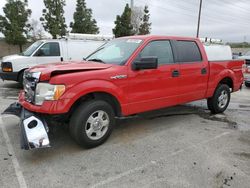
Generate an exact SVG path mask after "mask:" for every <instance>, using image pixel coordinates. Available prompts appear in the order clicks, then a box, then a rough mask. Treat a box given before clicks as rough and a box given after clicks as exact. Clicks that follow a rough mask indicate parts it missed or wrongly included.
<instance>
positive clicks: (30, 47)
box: [21, 41, 43, 56]
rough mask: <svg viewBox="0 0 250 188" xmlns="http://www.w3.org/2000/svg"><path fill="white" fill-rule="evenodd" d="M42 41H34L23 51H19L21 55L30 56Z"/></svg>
mask: <svg viewBox="0 0 250 188" xmlns="http://www.w3.org/2000/svg"><path fill="white" fill-rule="evenodd" d="M42 43H43V42H42V41H36V42H35V43H33V44H32V45H30V46H29V47H28V48H27V49H26V50H25V51H24V52H22V53H21V55H23V56H31V55H32V54H33V52H34V51H35V50H36V49H37V48H38V47H39V46H40V45H41V44H42Z"/></svg>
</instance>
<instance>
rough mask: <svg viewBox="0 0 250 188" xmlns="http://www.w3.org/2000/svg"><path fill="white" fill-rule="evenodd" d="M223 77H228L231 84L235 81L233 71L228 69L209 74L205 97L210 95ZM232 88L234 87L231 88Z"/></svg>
mask: <svg viewBox="0 0 250 188" xmlns="http://www.w3.org/2000/svg"><path fill="white" fill-rule="evenodd" d="M224 78H230V79H232V81H233V86H234V83H235V75H234V72H233V71H232V70H230V69H225V70H223V71H220V72H219V74H213V75H210V78H209V80H210V81H209V82H208V90H207V95H206V96H207V97H212V96H213V94H214V92H215V89H216V88H217V86H218V84H219V83H220V82H221V80H223V79H224ZM232 89H234V88H232Z"/></svg>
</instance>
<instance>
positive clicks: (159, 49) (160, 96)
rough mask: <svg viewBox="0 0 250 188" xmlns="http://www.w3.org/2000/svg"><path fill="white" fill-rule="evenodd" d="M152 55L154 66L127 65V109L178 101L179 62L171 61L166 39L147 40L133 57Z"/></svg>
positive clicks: (153, 106)
mask: <svg viewBox="0 0 250 188" xmlns="http://www.w3.org/2000/svg"><path fill="white" fill-rule="evenodd" d="M152 56H153V57H157V58H158V68H157V69H150V70H149V69H148V70H132V68H131V67H130V68H129V92H128V95H129V96H128V98H129V109H130V113H139V112H142V111H148V110H153V109H158V108H161V107H165V106H170V105H174V104H178V83H179V77H178V76H179V75H178V71H179V64H176V63H175V62H174V58H173V52H172V47H171V43H170V41H169V40H157V41H151V42H149V43H148V44H147V45H146V46H145V47H144V48H143V50H142V51H141V52H140V53H139V55H138V57H137V58H136V59H140V58H141V57H152Z"/></svg>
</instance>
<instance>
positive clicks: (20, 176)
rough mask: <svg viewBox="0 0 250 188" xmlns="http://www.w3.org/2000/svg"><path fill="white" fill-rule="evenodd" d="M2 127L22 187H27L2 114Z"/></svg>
mask: <svg viewBox="0 0 250 188" xmlns="http://www.w3.org/2000/svg"><path fill="white" fill-rule="evenodd" d="M0 127H1V129H2V133H3V137H4V139H5V143H6V146H7V149H8V152H9V153H10V154H11V155H12V156H11V159H12V164H13V166H14V169H15V173H16V176H17V180H18V183H19V186H20V188H27V184H26V181H25V179H24V176H23V172H22V170H21V168H20V165H19V163H18V161H17V158H16V155H15V153H14V149H13V146H12V145H11V142H10V138H9V135H8V133H7V131H6V128H5V126H4V124H3V119H2V117H1V116H0Z"/></svg>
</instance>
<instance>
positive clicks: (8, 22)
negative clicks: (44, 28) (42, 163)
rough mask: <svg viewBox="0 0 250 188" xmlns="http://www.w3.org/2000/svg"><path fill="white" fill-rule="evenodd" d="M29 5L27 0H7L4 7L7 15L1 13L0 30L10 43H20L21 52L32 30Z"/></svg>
mask: <svg viewBox="0 0 250 188" xmlns="http://www.w3.org/2000/svg"><path fill="white" fill-rule="evenodd" d="M27 6H28V1H27V0H24V1H21V0H7V3H6V4H5V7H3V12H4V14H5V16H2V15H0V32H1V33H3V35H4V36H5V41H6V42H7V43H8V44H13V45H19V48H20V52H22V46H23V45H24V44H25V43H26V42H27V33H28V31H29V30H30V25H29V24H28V18H29V17H30V15H31V10H30V9H27Z"/></svg>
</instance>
